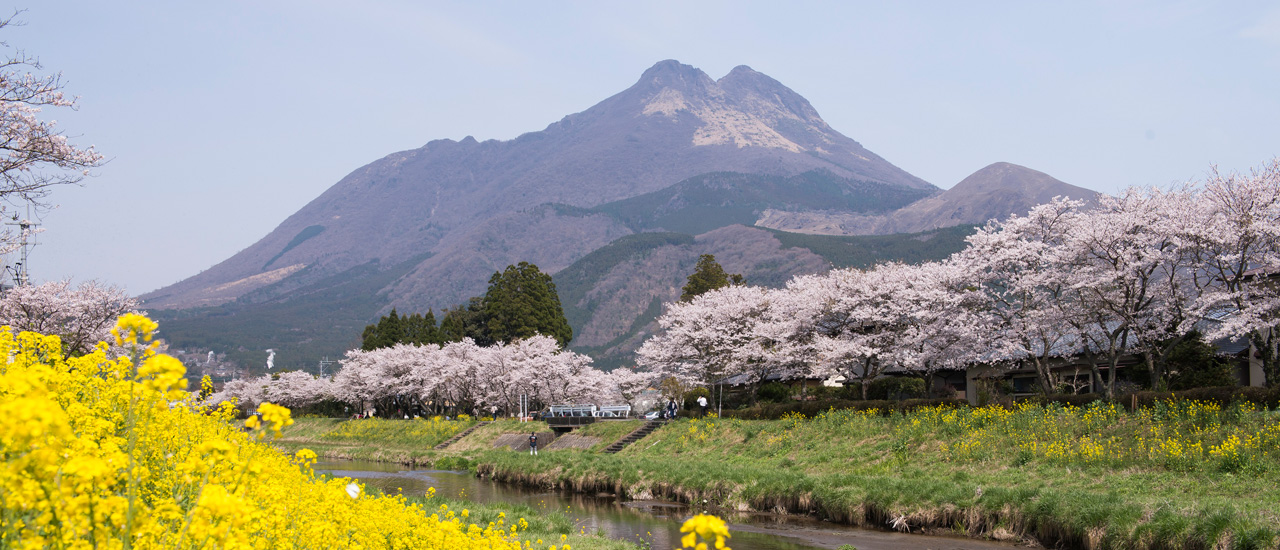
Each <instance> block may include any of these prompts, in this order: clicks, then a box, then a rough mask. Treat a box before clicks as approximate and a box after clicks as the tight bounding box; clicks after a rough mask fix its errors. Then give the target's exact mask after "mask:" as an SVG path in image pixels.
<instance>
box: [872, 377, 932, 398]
mask: <svg viewBox="0 0 1280 550" xmlns="http://www.w3.org/2000/svg"><path fill="white" fill-rule="evenodd" d="M924 396H925V388H924V379H923V378H915V377H903V376H886V377H884V378H877V379H875V380H872V381H871V387H869V388H867V397H868V398H870V399H892V400H895V401H900V400H903V399H918V398H921V397H924Z"/></svg>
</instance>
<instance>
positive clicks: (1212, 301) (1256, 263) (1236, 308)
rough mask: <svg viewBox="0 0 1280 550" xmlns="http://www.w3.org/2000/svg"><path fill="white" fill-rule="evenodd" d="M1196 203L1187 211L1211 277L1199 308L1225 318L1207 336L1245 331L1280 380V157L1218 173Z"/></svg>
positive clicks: (1270, 375)
mask: <svg viewBox="0 0 1280 550" xmlns="http://www.w3.org/2000/svg"><path fill="white" fill-rule="evenodd" d="M1196 202H1197V206H1198V211H1197V212H1195V215H1194V216H1193V217H1188V218H1183V222H1184V223H1187V224H1188V226H1189V227H1188V229H1189V231H1187V237H1188V240H1190V241H1192V243H1190V244H1189V246H1194V247H1195V256H1196V264H1195V268H1196V272H1197V274H1198V275H1199V276H1200V277H1201V279H1202V280H1203V281H1204V282H1205V284H1204V291H1203V293H1202V294H1201V295H1200V296H1199V297H1198V298H1199V299H1198V300H1197V303H1196V306H1195V309H1196V311H1197V313H1198V314H1199V315H1201V316H1203V317H1205V318H1210V319H1214V320H1218V321H1221V322H1220V323H1218V324H1217V326H1215V327H1214V328H1212V329H1211V330H1210V331H1209V332H1208V333H1207V334H1206V337H1207V338H1209V339H1215V338H1220V337H1232V336H1238V335H1242V334H1247V335H1248V336H1249V339H1250V341H1251V342H1252V343H1253V345H1254V348H1255V349H1256V351H1257V352H1258V354H1259V355H1260V356H1261V358H1262V363H1263V372H1264V374H1265V376H1266V382H1267V385H1268V386H1276V385H1277V384H1280V357H1278V354H1277V352H1276V347H1277V343H1278V341H1277V336H1278V334H1277V330H1276V325H1277V322H1278V321H1280V285H1278V284H1277V283H1276V276H1277V274H1280V159H1273V160H1271V161H1270V162H1268V163H1266V164H1264V165H1263V166H1261V167H1260V168H1256V169H1254V170H1251V171H1250V173H1249V174H1247V175H1246V174H1238V173H1228V174H1223V173H1220V172H1219V171H1218V170H1217V169H1216V168H1215V169H1214V170H1213V172H1212V174H1211V175H1210V177H1209V178H1208V180H1207V181H1206V182H1205V184H1204V188H1203V190H1202V192H1201V197H1200V200H1198V201H1196Z"/></svg>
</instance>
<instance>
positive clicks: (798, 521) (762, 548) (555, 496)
mask: <svg viewBox="0 0 1280 550" xmlns="http://www.w3.org/2000/svg"><path fill="white" fill-rule="evenodd" d="M315 470H316V471H317V472H320V473H327V474H331V475H333V476H336V477H351V478H355V479H359V480H360V481H361V482H363V483H364V484H365V487H366V488H367V489H368V490H371V491H372V490H381V491H383V492H387V493H395V492H397V491H400V492H403V493H404V494H406V495H422V494H424V493H426V491H427V488H429V487H434V488H435V490H436V493H437V494H439V495H441V496H448V497H461V498H463V499H466V500H470V501H474V502H483V503H496V502H507V503H516V504H526V505H529V506H531V507H533V508H534V509H536V510H547V511H561V512H564V513H565V514H567V515H568V516H569V517H571V518H573V520H574V524H575V526H576V528H575V531H576V530H579V529H583V530H586V531H587V532H588V533H595V532H602V533H604V534H606V535H608V536H609V537H612V538H616V539H623V540H629V541H633V542H641V541H643V542H647V543H648V545H649V548H653V549H667V548H679V547H680V525H681V524H682V523H683V522H684V520H686V519H688V518H689V516H691V515H692V514H693V513H694V512H693V511H690V510H689V508H688V507H687V506H685V505H683V504H680V503H674V502H662V501H639V500H630V501H628V500H621V499H618V498H616V497H613V496H610V495H582V494H575V493H566V492H561V491H547V490H538V489H529V488H524V487H516V486H512V485H507V484H502V483H497V482H494V481H488V480H483V479H479V478H477V477H475V476H474V475H472V474H470V473H468V472H453V471H442V470H415V469H406V468H405V467H404V466H400V465H398V464H387V463H379V462H361V461H324V462H319V463H317V464H316V465H315ZM721 515H722V517H724V518H725V520H726V521H727V522H728V523H729V530H730V532H731V533H732V534H733V537H732V538H731V539H730V541H729V545H730V546H731V547H733V548H734V550H810V549H818V548H828V549H835V548H839V547H840V546H841V545H844V544H851V545H853V546H855V547H856V548H858V550H907V549H913V550H914V549H933V550H997V549H998V550H1009V549H1010V548H1013V546H1012V545H1010V544H1005V543H998V542H989V541H980V540H973V539H965V538H950V537H934V536H925V535H912V534H904V533H894V532H888V531H872V530H867V529H858V528H854V527H849V526H844V525H837V524H832V523H828V522H823V521H818V520H815V519H812V518H808V517H802V516H781V515H775V514H739V513H733V512H730V513H728V514H727V515H725V514H723V513H722V514H721Z"/></svg>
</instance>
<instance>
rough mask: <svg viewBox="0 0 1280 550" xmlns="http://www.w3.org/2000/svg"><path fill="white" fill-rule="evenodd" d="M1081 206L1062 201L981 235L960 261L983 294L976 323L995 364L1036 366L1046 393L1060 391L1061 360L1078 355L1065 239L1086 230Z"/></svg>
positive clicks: (984, 351) (982, 351)
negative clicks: (1055, 363) (1057, 363)
mask: <svg viewBox="0 0 1280 550" xmlns="http://www.w3.org/2000/svg"><path fill="white" fill-rule="evenodd" d="M1081 206H1082V203H1081V202H1080V201H1072V200H1066V199H1062V198H1055V199H1054V200H1052V201H1050V202H1049V203H1046V204H1042V205H1039V206H1036V207H1035V208H1032V209H1031V211H1030V212H1028V213H1027V215H1026V216H1025V217H1022V216H1012V217H1010V218H1009V219H1007V220H1005V221H1003V222H993V223H990V224H988V225H987V226H986V227H983V228H981V229H979V230H978V232H977V233H976V234H974V235H971V236H970V237H969V238H968V239H967V240H966V242H967V246H966V247H965V249H964V250H962V251H961V252H960V253H958V254H957V255H955V256H954V257H953V261H956V262H958V263H960V264H961V265H962V266H963V269H965V270H966V271H967V272H968V274H969V275H968V276H969V278H970V281H971V284H973V285H974V286H975V287H976V289H977V292H978V294H977V296H976V300H975V301H974V302H973V304H974V309H973V312H974V315H973V316H972V317H970V319H971V321H972V322H973V323H974V324H975V325H976V327H977V328H978V329H979V330H977V331H976V332H975V335H976V336H977V337H978V340H977V341H976V342H975V344H977V345H978V347H979V350H977V351H978V355H979V356H981V357H982V358H983V360H984V361H985V362H988V363H998V362H1004V361H1007V362H1028V363H1030V364H1031V365H1032V366H1033V367H1034V368H1035V371H1036V375H1037V380H1038V381H1039V383H1040V388H1041V390H1042V391H1044V392H1045V393H1053V392H1055V391H1056V390H1057V383H1058V381H1057V378H1056V377H1055V376H1054V374H1053V372H1052V370H1051V369H1050V359H1051V358H1053V357H1054V356H1055V355H1059V356H1060V355H1064V354H1071V353H1073V351H1074V350H1073V346H1074V341H1073V339H1074V338H1075V331H1073V330H1072V328H1071V326H1070V324H1069V323H1068V319H1067V317H1068V315H1069V314H1070V313H1071V312H1072V309H1071V308H1070V307H1068V305H1067V302H1066V301H1067V299H1068V297H1067V284H1068V283H1067V280H1066V273H1065V272H1064V271H1063V269H1062V266H1063V265H1064V263H1063V261H1062V254H1063V250H1064V249H1063V240H1064V239H1065V238H1066V236H1067V235H1069V234H1071V232H1073V231H1075V230H1076V229H1077V227H1078V225H1079V209H1080V208H1081Z"/></svg>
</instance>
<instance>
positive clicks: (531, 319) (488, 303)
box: [481, 262, 573, 347]
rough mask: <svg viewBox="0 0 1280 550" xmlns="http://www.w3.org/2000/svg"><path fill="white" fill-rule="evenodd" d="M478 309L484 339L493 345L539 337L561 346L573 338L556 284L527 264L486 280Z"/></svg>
mask: <svg viewBox="0 0 1280 550" xmlns="http://www.w3.org/2000/svg"><path fill="white" fill-rule="evenodd" d="M481 310H482V311H483V313H484V317H485V326H486V327H487V328H488V332H489V334H488V336H489V338H490V339H492V341H495V342H510V341H512V340H519V339H521V338H528V337H530V336H533V335H535V334H542V335H545V336H550V337H552V338H555V339H556V341H557V342H559V343H560V346H561V347H564V346H567V345H569V341H570V340H572V339H573V329H572V328H571V327H570V326H569V321H568V320H567V319H565V317H564V309H563V308H561V307H560V296H559V295H557V294H556V284H555V283H554V282H552V280H551V276H550V275H547V274H545V273H543V272H541V271H539V270H538V266H536V265H533V264H531V263H528V262H520V263H519V264H518V265H509V266H507V269H506V270H504V271H501V272H495V273H494V274H493V277H490V278H489V290H488V291H487V292H485V295H484V300H483V301H482V307H481Z"/></svg>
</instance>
